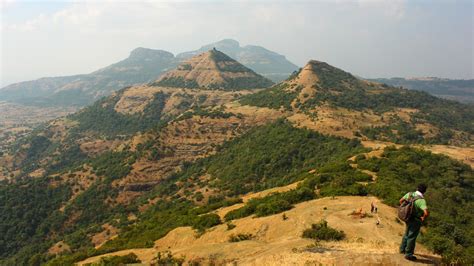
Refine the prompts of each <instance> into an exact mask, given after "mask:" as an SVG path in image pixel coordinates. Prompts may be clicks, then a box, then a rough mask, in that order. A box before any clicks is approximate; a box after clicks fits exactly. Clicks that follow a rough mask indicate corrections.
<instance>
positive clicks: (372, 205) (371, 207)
mask: <svg viewBox="0 0 474 266" xmlns="http://www.w3.org/2000/svg"><path fill="white" fill-rule="evenodd" d="M370 213H377V206H376V205H375V204H374V203H373V202H371V203H370Z"/></svg>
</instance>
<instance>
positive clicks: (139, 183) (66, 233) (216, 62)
mask: <svg viewBox="0 0 474 266" xmlns="http://www.w3.org/2000/svg"><path fill="white" fill-rule="evenodd" d="M185 57H186V59H184V61H183V62H180V63H179V64H177V66H176V67H175V68H174V69H173V70H170V71H168V72H167V74H165V75H163V76H161V77H160V78H155V79H153V80H151V81H150V82H148V83H146V84H140V85H134V86H130V87H125V88H122V89H120V90H117V91H115V92H113V93H112V94H111V95H109V96H107V97H105V98H102V99H100V100H97V101H95V102H94V103H93V104H91V105H89V106H87V107H85V108H83V109H81V110H79V111H78V112H75V113H73V114H70V115H68V116H66V117H61V118H57V119H54V120H52V121H50V122H48V123H45V124H43V125H42V126H40V127H37V128H36V129H35V130H34V131H32V132H31V133H30V134H28V135H26V136H24V137H21V138H19V139H17V140H16V141H15V142H13V143H11V144H9V145H7V146H6V147H4V148H3V149H2V150H1V151H0V209H1V210H2V215H1V216H0V235H1V236H2V237H1V238H0V264H6V265H43V264H44V265H73V264H74V263H84V264H85V263H98V264H97V265H100V264H101V263H102V264H107V263H111V265H118V264H119V263H136V262H140V261H141V262H143V263H157V264H159V265H160V264H164V265H167V264H168V265H169V264H180V263H183V262H186V263H189V264H193V265H194V264H225V263H250V264H252V263H253V264H259V263H261V262H262V261H267V259H268V261H269V263H271V262H273V263H276V262H278V261H283V260H285V261H287V262H288V263H290V262H291V261H298V262H300V263H301V264H305V263H306V264H320V263H323V264H324V263H326V264H331V263H334V262H335V261H338V259H339V258H340V259H343V261H345V262H347V263H348V264H351V263H356V264H357V263H360V262H361V261H362V262H367V261H370V262H374V263H381V262H393V263H400V262H399V261H396V256H398V254H396V253H397V249H396V248H397V244H398V240H399V237H400V236H399V235H398V233H400V234H401V233H402V231H403V226H402V225H401V221H400V220H397V219H396V217H395V215H394V213H395V210H394V206H396V204H397V202H398V199H399V198H400V197H401V196H402V195H403V193H405V192H407V191H410V190H411V189H413V188H414V187H415V186H416V184H418V183H420V182H424V183H427V184H428V187H429V192H427V194H426V197H427V200H429V202H430V210H431V216H430V220H429V223H428V224H427V230H426V231H425V232H424V233H423V243H422V250H424V251H423V252H426V253H423V254H425V255H426V256H428V255H429V256H432V257H433V258H434V259H435V260H437V261H441V260H442V261H443V262H445V263H454V262H457V263H467V264H469V263H472V262H473V261H474V258H473V256H472V254H473V253H472V247H473V246H472V243H474V235H472V232H473V231H472V228H474V219H473V218H474V217H473V215H474V214H472V213H471V212H466V210H468V209H472V207H474V196H473V195H474V193H473V192H474V172H473V170H472V165H474V161H473V158H474V150H473V148H472V145H473V143H474V107H473V106H472V105H466V104H462V103H458V102H454V101H449V100H445V99H440V98H437V97H434V96H432V95H430V94H428V93H425V92H420V91H415V90H407V89H403V88H399V87H392V86H389V85H387V84H382V83H378V82H373V81H367V80H363V79H359V78H357V77H355V76H354V75H352V74H351V73H348V72H346V71H344V70H341V69H339V68H337V67H334V66H331V65H330V64H328V63H326V62H321V61H317V60H311V61H309V62H308V63H307V64H306V65H305V66H304V67H303V68H301V69H299V70H298V71H295V72H294V73H292V74H291V75H290V76H289V77H288V78H287V79H285V80H284V81H282V82H279V83H277V84H273V85H272V82H271V81H270V80H268V79H267V78H265V77H264V76H263V75H259V74H257V73H256V72H255V71H253V70H251V69H250V68H248V67H246V66H244V65H243V64H241V63H239V62H237V61H236V60H234V59H233V58H232V57H231V56H229V55H226V54H225V53H224V52H222V51H219V50H218V48H216V49H214V47H213V48H211V49H209V50H208V51H204V52H202V53H197V54H195V55H193V56H191V57H189V56H185ZM438 153H442V154H438ZM374 201H375V202H377V204H380V210H381V211H380V214H377V216H374V215H373V214H368V213H366V212H363V210H362V208H364V209H365V208H366V205H369V202H372V203H373V202H374ZM362 204H364V205H362ZM356 208H357V209H359V208H360V210H359V211H358V210H357V209H356ZM309 212H311V213H309ZM313 214H317V215H313ZM379 215H380V216H379ZM348 217H349V218H350V219H349V218H348ZM376 221H377V224H376ZM380 221H382V224H381V225H380ZM333 227H334V228H335V229H334V228H333ZM328 235H329V236H328ZM382 239H383V240H382ZM314 240H317V242H316V244H314V243H315V242H314ZM381 241H384V242H381ZM385 241H386V242H385ZM354 243H355V244H354ZM354 246H359V247H360V248H359V249H358V248H356V247H354ZM381 246H383V248H382V247H381ZM367 250H377V251H381V252H380V254H379V255H380V257H374V256H369V254H367V252H366V251H367ZM428 250H429V251H428ZM391 252H392V253H393V252H395V253H394V254H392V253H391ZM428 252H431V253H428ZM315 253H317V254H320V255H317V254H315ZM323 253H324V254H323ZM242 254H243V255H245V256H242ZM436 254H439V255H436ZM114 263H115V264H114Z"/></svg>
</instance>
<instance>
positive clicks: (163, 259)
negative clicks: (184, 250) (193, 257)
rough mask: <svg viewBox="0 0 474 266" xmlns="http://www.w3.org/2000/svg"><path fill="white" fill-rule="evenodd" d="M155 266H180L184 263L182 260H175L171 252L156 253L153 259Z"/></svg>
mask: <svg viewBox="0 0 474 266" xmlns="http://www.w3.org/2000/svg"><path fill="white" fill-rule="evenodd" d="M154 262H155V263H156V264H155V265H158V266H171V265H173V266H181V265H183V263H184V258H175V257H174V256H173V254H171V252H169V251H166V252H163V253H161V252H158V254H156V257H155V259H154Z"/></svg>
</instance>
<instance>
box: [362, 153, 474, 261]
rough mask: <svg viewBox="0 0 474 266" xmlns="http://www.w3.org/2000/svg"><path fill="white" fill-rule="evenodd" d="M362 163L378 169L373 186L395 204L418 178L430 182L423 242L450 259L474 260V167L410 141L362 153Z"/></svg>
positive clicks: (387, 200) (412, 187) (367, 167)
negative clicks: (411, 144)
mask: <svg viewBox="0 0 474 266" xmlns="http://www.w3.org/2000/svg"><path fill="white" fill-rule="evenodd" d="M357 163H358V165H359V167H360V168H363V169H368V170H371V171H374V172H376V173H377V176H378V178H377V182H376V183H374V184H371V185H370V186H369V189H370V192H371V193H373V194H374V195H376V196H379V197H381V198H383V199H384V200H385V202H386V203H388V204H390V205H392V206H396V205H397V204H398V200H399V199H400V198H401V197H402V196H403V195H404V194H405V193H407V192H409V191H414V190H415V189H416V185H417V184H418V183H421V182H423V183H425V184H427V185H428V190H427V192H426V195H425V198H426V200H427V203H428V208H429V210H430V212H431V216H430V217H429V218H428V220H427V226H428V230H427V232H426V234H424V235H423V236H422V240H423V242H424V243H425V244H426V245H427V246H428V247H430V248H432V249H433V250H434V251H436V252H437V253H440V254H442V255H443V257H444V258H445V259H446V260H447V261H451V262H453V261H456V260H458V259H459V260H460V261H458V262H462V263H467V264H470V263H473V262H474V257H473V254H474V252H473V251H474V231H473V230H472V229H473V228H474V214H473V213H472V211H470V210H472V209H474V172H473V170H472V169H471V168H470V167H469V166H467V165H465V164H462V163H460V162H457V161H455V160H452V159H450V158H448V157H446V156H442V155H435V154H432V153H430V152H428V151H423V150H418V149H413V148H408V147H404V148H401V149H399V150H397V149H395V148H387V149H386V150H385V152H384V154H383V156H382V157H381V158H371V159H363V158H360V159H359V160H358V161H357Z"/></svg>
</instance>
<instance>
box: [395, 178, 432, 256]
mask: <svg viewBox="0 0 474 266" xmlns="http://www.w3.org/2000/svg"><path fill="white" fill-rule="evenodd" d="M425 192H426V185H424V184H420V185H418V187H417V190H416V192H408V193H407V194H406V195H405V196H403V197H402V198H401V199H400V207H399V208H398V218H400V219H401V220H403V221H405V223H406V230H405V234H404V235H403V238H402V244H401V245H400V253H402V254H405V259H407V260H416V257H415V256H414V255H413V254H414V253H415V244H416V237H417V236H418V233H420V227H421V224H422V222H423V221H424V220H425V219H426V217H428V215H429V212H428V207H427V206H426V201H425V198H424V196H423V194H424V193H425Z"/></svg>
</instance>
